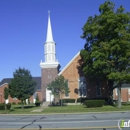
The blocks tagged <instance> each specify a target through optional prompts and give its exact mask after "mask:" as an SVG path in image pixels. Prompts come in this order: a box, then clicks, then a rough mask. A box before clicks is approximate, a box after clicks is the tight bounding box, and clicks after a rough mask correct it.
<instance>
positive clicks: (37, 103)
mask: <svg viewBox="0 0 130 130" xmlns="http://www.w3.org/2000/svg"><path fill="white" fill-rule="evenodd" d="M40 104H41V102H40V101H39V97H38V94H37V95H36V102H35V105H36V106H40Z"/></svg>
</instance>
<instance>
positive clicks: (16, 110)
mask: <svg viewBox="0 0 130 130" xmlns="http://www.w3.org/2000/svg"><path fill="white" fill-rule="evenodd" d="M39 108H41V107H40V106H39V107H36V106H35V104H30V105H24V109H22V108H21V105H12V106H11V109H10V110H7V111H5V110H0V114H32V113H31V111H32V110H35V109H39Z"/></svg>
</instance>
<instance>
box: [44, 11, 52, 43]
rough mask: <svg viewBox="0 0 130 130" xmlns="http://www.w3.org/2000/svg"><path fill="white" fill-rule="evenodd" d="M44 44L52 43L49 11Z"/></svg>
mask: <svg viewBox="0 0 130 130" xmlns="http://www.w3.org/2000/svg"><path fill="white" fill-rule="evenodd" d="M46 42H53V35H52V29H51V20H50V11H48V27H47V37H46Z"/></svg>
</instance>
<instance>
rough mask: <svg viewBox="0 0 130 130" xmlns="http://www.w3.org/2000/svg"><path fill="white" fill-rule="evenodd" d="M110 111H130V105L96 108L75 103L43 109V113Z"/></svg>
mask: <svg viewBox="0 0 130 130" xmlns="http://www.w3.org/2000/svg"><path fill="white" fill-rule="evenodd" d="M105 111H107V112H109V111H130V105H125V106H122V108H120V109H119V108H117V107H114V106H103V107H96V108H87V107H86V106H84V105H73V106H62V107H60V106H57V107H56V106H55V107H49V108H46V109H44V110H43V111H42V113H76V112H77V113H81V112H105Z"/></svg>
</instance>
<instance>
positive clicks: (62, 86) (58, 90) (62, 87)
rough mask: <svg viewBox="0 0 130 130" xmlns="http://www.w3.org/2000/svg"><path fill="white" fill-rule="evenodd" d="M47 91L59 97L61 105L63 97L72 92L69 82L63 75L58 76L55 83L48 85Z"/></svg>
mask: <svg viewBox="0 0 130 130" xmlns="http://www.w3.org/2000/svg"><path fill="white" fill-rule="evenodd" d="M47 89H48V90H51V92H52V94H53V95H54V96H55V97H59V98H60V99H61V105H62V96H63V95H64V94H66V93H69V92H70V91H69V88H68V80H66V79H65V78H64V77H63V76H62V75H60V76H58V77H57V78H56V79H55V80H54V81H52V82H51V83H50V84H48V87H47Z"/></svg>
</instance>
